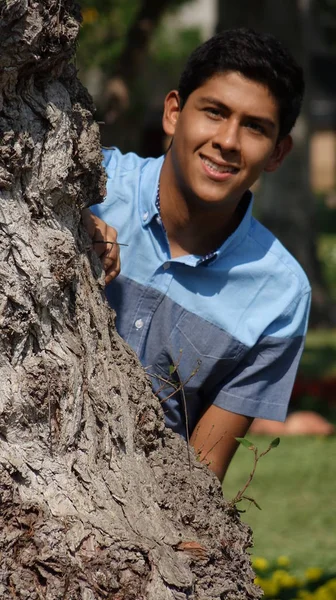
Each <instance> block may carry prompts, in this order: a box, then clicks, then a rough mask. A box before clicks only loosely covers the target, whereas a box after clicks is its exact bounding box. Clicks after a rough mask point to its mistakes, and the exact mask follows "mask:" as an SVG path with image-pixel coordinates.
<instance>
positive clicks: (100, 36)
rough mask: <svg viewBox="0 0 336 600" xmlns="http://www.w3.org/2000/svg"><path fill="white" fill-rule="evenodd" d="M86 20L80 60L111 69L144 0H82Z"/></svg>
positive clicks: (78, 58) (90, 64)
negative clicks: (141, 0)
mask: <svg viewBox="0 0 336 600" xmlns="http://www.w3.org/2000/svg"><path fill="white" fill-rule="evenodd" d="M80 5H81V8H82V16H83V24H82V29H81V32H80V36H79V45H78V51H77V60H78V63H79V65H80V67H81V68H82V69H87V68H88V67H92V66H96V67H100V68H101V69H102V70H103V71H104V72H106V73H110V72H112V70H113V66H114V64H115V61H116V60H117V58H118V56H119V55H120V53H121V51H122V49H123V46H124V43H125V37H126V33H127V31H128V29H129V27H130V25H131V23H132V22H133V20H134V18H135V15H136V13H137V11H138V9H139V6H140V0H81V2H80Z"/></svg>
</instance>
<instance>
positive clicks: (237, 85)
mask: <svg viewBox="0 0 336 600" xmlns="http://www.w3.org/2000/svg"><path fill="white" fill-rule="evenodd" d="M278 112H279V111H278V105H277V102H276V100H275V98H274V97H273V96H272V95H271V93H270V92H269V90H268V89H267V88H266V87H265V86H264V85H262V84H260V83H257V82H255V81H252V80H250V79H247V78H246V77H244V76H243V75H241V74H240V73H238V72H235V71H229V72H225V73H221V74H218V75H215V76H213V77H211V78H210V79H208V80H207V81H206V82H205V83H204V84H203V85H202V86H201V87H199V88H197V89H196V90H194V92H192V94H190V96H189V97H188V99H187V101H186V103H185V105H184V107H183V109H182V110H180V105H179V97H178V93H177V92H176V91H173V92H170V94H168V96H167V98H166V100H165V112H164V117H163V126H164V129H165V132H166V133H167V134H168V135H171V136H173V141H172V145H171V149H170V153H171V156H170V159H171V161H172V166H173V173H174V177H175V181H176V184H177V185H178V187H179V189H180V190H181V191H182V192H183V193H184V194H185V196H186V198H192V199H194V200H195V201H197V202H198V203H201V204H202V205H203V206H205V205H207V206H208V207H210V205H212V207H214V206H215V205H216V206H222V205H224V204H225V205H226V206H228V205H231V206H232V208H234V207H235V206H236V205H237V204H238V202H239V200H240V199H241V197H242V196H243V194H244V192H245V191H246V190H247V189H248V188H249V187H250V186H251V185H252V184H253V183H254V182H255V181H256V180H257V179H258V177H259V175H260V174H261V173H262V171H274V170H275V169H276V168H277V167H278V166H279V165H280V164H281V162H282V160H283V158H284V156H285V155H286V154H287V153H288V152H289V150H290V149H291V145H292V141H291V138H290V136H287V137H286V138H284V139H283V140H281V141H280V142H278V134H279V115H278Z"/></svg>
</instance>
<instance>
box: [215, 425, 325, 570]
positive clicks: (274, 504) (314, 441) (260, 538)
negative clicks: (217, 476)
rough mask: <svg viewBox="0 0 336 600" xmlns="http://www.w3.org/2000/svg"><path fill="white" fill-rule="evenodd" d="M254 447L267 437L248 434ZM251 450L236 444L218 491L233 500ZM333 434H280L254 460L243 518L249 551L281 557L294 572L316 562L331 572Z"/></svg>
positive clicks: (262, 446)
mask: <svg viewBox="0 0 336 600" xmlns="http://www.w3.org/2000/svg"><path fill="white" fill-rule="evenodd" d="M247 437H248V439H250V440H251V441H253V443H255V444H256V445H257V447H258V448H259V449H265V448H266V447H267V446H268V443H269V441H270V439H271V438H266V437H263V436H258V437H257V436H249V435H248V436H247ZM252 464H253V453H252V452H251V451H249V450H248V449H246V448H244V447H242V446H241V447H240V448H239V449H238V452H237V454H236V456H235V457H234V459H233V461H232V464H231V466H230V468H229V471H228V473H227V476H226V479H225V482H224V486H223V490H224V495H225V497H226V498H227V499H231V498H233V497H234V496H235V495H236V493H237V491H238V490H239V489H241V487H242V486H243V485H244V483H245V481H246V480H247V477H248V475H249V473H250V470H251V467H252ZM335 473H336V437H333V438H314V437H309V438H307V437H303V438H300V437H283V438H282V439H281V443H280V445H279V447H278V448H275V449H274V450H271V452H270V453H269V454H267V455H266V456H265V457H264V458H263V459H261V461H260V463H259V464H258V467H257V471H256V475H255V479H254V480H253V482H252V484H251V486H250V487H249V488H248V491H247V495H248V496H251V497H252V498H254V499H255V500H256V501H257V502H258V504H259V505H260V506H261V508H262V510H261V511H259V510H258V509H257V508H256V507H255V506H254V505H252V504H250V503H248V502H246V501H244V503H243V502H241V503H240V504H239V505H238V507H239V508H241V509H246V512H245V513H243V514H242V519H243V520H244V521H246V522H247V523H248V524H249V525H250V526H251V527H252V529H253V532H254V542H255V547H254V548H253V549H252V551H251V552H252V554H253V555H255V556H263V557H265V558H267V559H269V560H272V559H275V558H277V557H278V556H280V555H286V556H288V557H289V559H290V561H291V565H292V567H293V569H294V571H295V572H297V573H302V572H303V571H304V570H305V569H306V568H307V567H312V566H314V567H315V566H318V567H322V568H323V569H325V570H327V571H331V572H334V573H335V572H336V475H335Z"/></svg>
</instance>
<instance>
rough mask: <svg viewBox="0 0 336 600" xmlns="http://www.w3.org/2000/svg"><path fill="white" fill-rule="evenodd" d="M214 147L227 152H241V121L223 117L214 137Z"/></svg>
mask: <svg viewBox="0 0 336 600" xmlns="http://www.w3.org/2000/svg"><path fill="white" fill-rule="evenodd" d="M212 143H213V145H214V147H216V148H220V149H221V150H223V151H225V152H240V130H239V123H238V122H237V121H236V120H235V119H230V118H228V119H223V120H222V121H221V123H220V124H219V127H218V129H217V131H216V134H215V135H214V137H213V139H212Z"/></svg>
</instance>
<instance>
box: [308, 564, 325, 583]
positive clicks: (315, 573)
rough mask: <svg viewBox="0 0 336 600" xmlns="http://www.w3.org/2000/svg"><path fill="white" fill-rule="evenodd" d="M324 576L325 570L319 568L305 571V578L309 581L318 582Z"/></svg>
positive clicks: (310, 568)
mask: <svg viewBox="0 0 336 600" xmlns="http://www.w3.org/2000/svg"><path fill="white" fill-rule="evenodd" d="M322 575H323V570H322V569H320V568H319V567H309V569H306V570H305V577H306V579H307V580H308V581H318V580H319V579H321V577H322Z"/></svg>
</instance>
